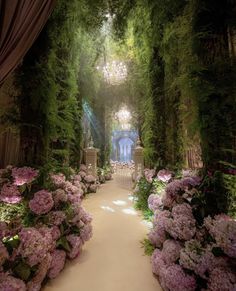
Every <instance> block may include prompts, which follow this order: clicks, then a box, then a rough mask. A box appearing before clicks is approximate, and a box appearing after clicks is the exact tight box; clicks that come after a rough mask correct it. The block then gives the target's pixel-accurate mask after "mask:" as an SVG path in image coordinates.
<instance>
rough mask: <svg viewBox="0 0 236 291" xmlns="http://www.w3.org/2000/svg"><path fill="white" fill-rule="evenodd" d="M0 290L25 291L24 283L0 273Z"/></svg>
mask: <svg viewBox="0 0 236 291" xmlns="http://www.w3.org/2000/svg"><path fill="white" fill-rule="evenodd" d="M0 290H3V291H26V285H25V283H24V282H23V281H22V280H20V279H17V278H15V277H13V276H10V275H9V274H7V273H0Z"/></svg>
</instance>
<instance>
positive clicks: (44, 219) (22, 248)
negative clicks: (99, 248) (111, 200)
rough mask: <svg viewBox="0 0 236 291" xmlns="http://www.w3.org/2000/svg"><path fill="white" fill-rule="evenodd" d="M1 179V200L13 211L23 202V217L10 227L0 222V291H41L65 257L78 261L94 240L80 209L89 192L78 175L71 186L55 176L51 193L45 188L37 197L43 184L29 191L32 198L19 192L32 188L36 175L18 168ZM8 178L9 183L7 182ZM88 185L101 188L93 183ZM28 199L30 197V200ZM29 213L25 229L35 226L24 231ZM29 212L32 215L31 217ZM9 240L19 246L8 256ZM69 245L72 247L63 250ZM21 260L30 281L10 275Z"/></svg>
mask: <svg viewBox="0 0 236 291" xmlns="http://www.w3.org/2000/svg"><path fill="white" fill-rule="evenodd" d="M0 175H3V176H4V177H3V178H4V179H2V180H1V184H0V201H1V202H2V203H7V204H9V205H8V206H7V207H9V208H10V207H13V206H12V205H10V203H11V204H12V203H18V202H20V201H23V202H24V203H22V204H20V205H19V208H22V210H23V211H24V212H23V211H22V214H21V212H20V214H18V213H17V217H16V218H17V219H14V220H12V221H9V224H8V225H7V224H6V222H5V221H0V290H4V291H8V290H9V291H10V290H14V291H15V290H16V291H17V290H19V291H23V290H27V291H37V290H41V287H42V282H43V281H44V279H45V278H46V276H48V278H55V277H56V276H57V275H58V274H59V273H60V272H61V270H62V269H63V268H64V265H65V261H66V256H67V257H68V258H70V259H73V258H76V257H77V256H78V255H79V254H80V252H81V249H82V246H83V244H84V243H85V241H87V240H89V239H90V238H91V236H92V225H91V221H92V217H91V215H90V214H89V213H87V212H86V211H85V209H84V208H82V207H81V199H82V195H83V190H82V187H84V189H85V190H86V186H85V185H84V184H83V183H82V182H80V180H81V178H80V176H78V175H77V176H76V175H75V173H73V176H72V177H71V180H70V181H69V180H66V178H65V176H64V175H63V174H57V175H51V176H50V177H51V181H52V184H50V187H51V189H53V191H52V192H49V191H48V190H47V189H43V190H40V191H38V192H36V193H34V192H33V191H34V189H35V188H36V189H40V188H39V186H40V185H35V187H32V188H31V187H28V188H27V189H28V192H29V193H27V195H24V187H23V188H18V187H19V186H22V185H24V184H29V183H32V182H33V181H34V179H35V178H36V177H37V175H38V171H36V170H34V169H31V168H26V167H25V168H18V169H16V168H15V169H14V171H12V169H8V170H6V169H4V171H1V173H0ZM5 175H6V177H9V178H7V179H5ZM11 175H12V177H13V179H11ZM12 180H14V182H11V181H12ZM93 181H94V180H93ZM13 183H14V184H13ZM86 185H87V186H88V187H90V186H91V185H96V187H97V184H94V182H91V183H88V184H86ZM19 189H21V190H22V192H23V193H20V191H19ZM28 197H32V198H31V199H30V200H28ZM17 207H18V206H17ZM25 212H26V218H27V219H26V221H27V222H26V223H27V224H26V225H27V226H28V225H32V227H24V224H25V221H24V217H23V213H25ZM27 212H29V213H30V215H29V217H28V216H27ZM31 212H32V213H33V214H34V215H32V213H31ZM28 220H30V221H28ZM28 223H30V224H28ZM9 239H10V240H13V241H14V242H16V244H13V250H12V252H10V253H8V249H7V248H6V246H5V245H4V244H5V240H6V243H8V240H9ZM65 240H67V242H68V245H65ZM3 242H4V243H3ZM18 242H19V243H18ZM68 247H69V248H70V249H68ZM59 248H60V249H59ZM62 248H63V250H62ZM21 261H23V262H25V263H26V264H27V265H28V266H29V267H30V268H31V270H33V272H31V275H30V277H28V279H24V280H20V279H18V278H15V277H14V276H13V275H12V274H15V273H14V271H13V270H14V268H15V266H16V265H17V264H19V262H21ZM3 268H4V271H5V273H3ZM32 276H33V277H32ZM2 278H4V282H2Z"/></svg>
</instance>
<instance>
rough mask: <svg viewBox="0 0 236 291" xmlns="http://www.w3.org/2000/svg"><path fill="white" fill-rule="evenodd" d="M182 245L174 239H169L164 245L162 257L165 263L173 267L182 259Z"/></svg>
mask: <svg viewBox="0 0 236 291" xmlns="http://www.w3.org/2000/svg"><path fill="white" fill-rule="evenodd" d="M181 249H182V246H181V244H180V243H179V242H178V241H176V240H173V239H168V240H166V241H165V242H164V244H163V249H162V255H163V259H164V261H165V263H166V264H167V265H171V264H173V263H175V262H176V261H177V260H178V259H179V257H180V251H181Z"/></svg>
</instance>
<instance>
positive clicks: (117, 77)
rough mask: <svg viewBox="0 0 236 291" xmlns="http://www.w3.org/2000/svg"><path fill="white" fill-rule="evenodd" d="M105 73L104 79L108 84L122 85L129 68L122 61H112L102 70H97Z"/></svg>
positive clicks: (98, 68)
mask: <svg viewBox="0 0 236 291" xmlns="http://www.w3.org/2000/svg"><path fill="white" fill-rule="evenodd" d="M100 69H101V71H102V73H103V77H104V79H105V80H106V82H107V83H109V84H112V85H115V84H120V83H122V82H124V81H125V79H126V78H127V73H128V72H127V67H126V64H125V63H123V62H121V61H112V62H108V63H106V64H105V65H104V66H103V67H102V68H100V67H99V66H98V67H97V70H100Z"/></svg>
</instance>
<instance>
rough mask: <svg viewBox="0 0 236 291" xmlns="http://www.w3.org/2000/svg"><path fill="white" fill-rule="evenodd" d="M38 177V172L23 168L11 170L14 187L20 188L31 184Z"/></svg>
mask: <svg viewBox="0 0 236 291" xmlns="http://www.w3.org/2000/svg"><path fill="white" fill-rule="evenodd" d="M37 176H38V170H35V169H32V168H29V167H23V168H13V169H12V177H13V179H14V185H17V186H21V185H24V184H30V183H32V182H33V181H34V180H35V178H36V177H37Z"/></svg>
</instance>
